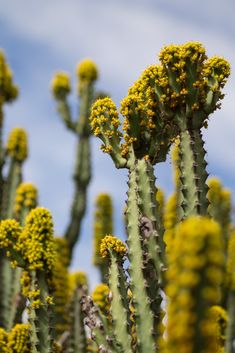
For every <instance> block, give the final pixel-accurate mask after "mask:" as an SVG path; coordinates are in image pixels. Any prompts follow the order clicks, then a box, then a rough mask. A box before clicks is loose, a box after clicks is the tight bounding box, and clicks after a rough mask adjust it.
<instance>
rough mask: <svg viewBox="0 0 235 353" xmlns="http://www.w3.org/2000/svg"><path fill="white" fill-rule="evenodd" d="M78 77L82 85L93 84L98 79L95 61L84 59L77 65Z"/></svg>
mask: <svg viewBox="0 0 235 353" xmlns="http://www.w3.org/2000/svg"><path fill="white" fill-rule="evenodd" d="M76 71H77V76H78V79H79V81H80V82H81V83H85V82H86V83H88V84H91V83H93V82H94V81H96V80H97V79H98V75H99V73H98V68H97V66H96V64H95V63H94V61H92V60H90V59H84V60H82V61H81V62H80V63H78V65H77V70H76Z"/></svg>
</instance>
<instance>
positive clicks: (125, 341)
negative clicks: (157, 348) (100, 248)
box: [109, 253, 132, 353]
mask: <svg viewBox="0 0 235 353" xmlns="http://www.w3.org/2000/svg"><path fill="white" fill-rule="evenodd" d="M110 257H111V264H110V268H109V285H110V289H111V292H112V301H111V310H112V317H113V324H114V335H115V337H116V340H117V342H118V344H119V345H120V347H121V351H122V352H123V353H131V352H132V350H131V336H130V334H129V332H128V331H129V329H128V320H127V315H128V311H129V310H128V309H127V305H126V303H124V300H125V298H127V293H123V278H122V286H120V278H121V276H122V277H123V274H122V275H121V274H120V272H119V267H120V266H121V264H119V263H118V262H119V260H118V258H117V256H115V254H112V253H111V255H110ZM120 287H122V291H121V290H120ZM123 295H124V296H123ZM125 301H126V300H125ZM127 310H128V311H127Z"/></svg>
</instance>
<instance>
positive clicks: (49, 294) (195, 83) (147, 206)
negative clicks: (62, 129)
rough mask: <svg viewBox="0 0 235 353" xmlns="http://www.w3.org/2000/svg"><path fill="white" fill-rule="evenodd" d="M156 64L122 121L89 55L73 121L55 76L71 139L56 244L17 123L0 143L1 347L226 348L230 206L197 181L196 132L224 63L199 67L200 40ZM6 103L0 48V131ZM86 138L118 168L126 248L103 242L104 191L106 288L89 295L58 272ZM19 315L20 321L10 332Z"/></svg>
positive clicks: (78, 196) (81, 351) (231, 299)
mask: <svg viewBox="0 0 235 353" xmlns="http://www.w3.org/2000/svg"><path fill="white" fill-rule="evenodd" d="M159 59H160V63H159V64H154V65H151V66H149V67H148V68H147V69H146V70H144V72H143V73H142V74H141V76H140V78H139V79H138V80H137V81H136V82H135V83H134V84H133V85H132V87H131V88H130V89H129V91H128V94H127V96H126V97H125V98H124V99H123V100H122V101H121V109H120V111H121V114H122V115H123V117H124V120H122V119H121V118H120V117H119V113H118V110H117V108H116V105H115V104H114V102H113V101H112V99H111V98H109V97H107V96H106V95H102V96H100V97H97V94H96V93H95V92H94V83H95V81H96V79H97V77H98V72H97V68H96V65H95V64H94V63H93V62H92V61H91V60H85V61H83V62H81V63H80V64H79V66H78V68H77V76H78V87H77V92H78V95H79V97H80V107H79V118H78V119H77V121H75V120H74V119H73V118H72V114H71V111H70V106H69V104H68V95H69V93H70V92H71V85H70V81H69V77H68V75H67V74H66V73H63V72H61V73H58V74H57V75H56V76H55V78H54V79H53V82H52V92H53V95H54V97H55V100H56V102H57V109H58V111H59V114H60V116H61V118H62V120H63V121H64V123H65V125H66V127H67V128H68V129H69V130H70V131H72V132H73V133H74V134H75V135H76V136H77V139H78V142H77V155H76V165H75V173H74V181H75V192H74V200H73V203H72V208H71V215H70V221H69V225H68V228H67V230H66V231H65V234H64V237H62V238H54V237H53V222H52V217H51V214H50V212H49V211H48V210H47V209H45V208H43V207H37V189H36V188H35V186H34V185H33V184H31V183H21V182H22V180H23V177H22V165H23V162H24V160H25V158H26V157H27V154H28V152H27V137H26V133H25V131H24V130H23V129H20V128H15V129H14V130H13V131H12V133H11V134H10V137H9V139H8V142H7V145H6V148H4V147H3V144H2V139H1V136H0V203H1V210H0V212H1V219H2V220H1V223H0V251H1V254H0V255H1V256H0V351H1V352H3V353H4V352H5V353H16V352H17V353H87V352H102V353H132V352H133V353H134V352H135V353H147V352H148V353H161V352H162V353H163V352H164V353H174V352H176V351H177V352H179V353H212V352H213V353H223V352H226V353H234V340H235V320H234V313H235V280H234V278H235V277H234V276H235V263H234V251H235V237H234V234H235V233H234V225H233V224H232V217H231V209H232V201H231V195H230V192H229V191H228V190H227V189H225V188H224V187H223V186H222V184H221V183H220V182H219V181H218V180H217V179H211V180H209V181H208V182H207V176H208V173H207V171H206V166H207V163H206V161H205V149H204V141H203V138H202V128H204V127H207V125H208V118H209V115H210V114H211V113H212V112H214V111H215V110H216V109H217V108H219V107H220V103H221V100H222V99H223V94H222V89H223V87H224V85H225V83H226V80H227V78H228V76H229V73H230V68H229V64H228V63H227V61H226V60H225V59H222V58H219V57H212V58H209V59H208V58H207V56H206V53H205V49H204V48H203V46H202V45H201V44H200V43H197V42H196V43H193V42H189V43H186V44H183V45H171V46H168V47H164V48H163V49H162V51H161V53H160V55H159ZM16 96H17V88H16V86H15V85H14V84H13V80H12V74H11V73H10V71H9V67H8V65H7V63H6V61H5V58H4V56H3V54H2V53H0V115H1V116H0V118H1V126H0V128H1V130H2V122H3V109H2V108H3V105H4V104H5V103H8V102H10V101H12V100H14V99H15V98H16ZM97 98H98V99H97ZM92 103H93V106H92V108H91V104H92ZM89 116H90V119H89ZM89 120H90V125H89ZM121 121H123V122H122V123H121ZM91 132H93V133H94V135H96V136H98V137H99V138H100V139H101V140H102V146H101V149H102V150H103V152H105V153H107V154H109V155H110V157H111V158H112V160H113V162H114V165H115V167H116V168H118V169H119V168H126V169H127V170H128V190H127V200H126V208H125V223H126V231H127V240H126V242H125V243H123V242H122V241H121V240H119V239H118V238H116V237H115V236H113V235H112V234H113V229H112V203H111V197H110V196H109V195H107V194H101V195H99V197H98V199H97V202H96V213H95V223H94V248H95V251H94V263H95V265H96V266H97V267H99V268H100V272H101V279H102V282H103V283H102V284H100V285H99V286H97V287H96V288H95V290H94V291H93V293H92V296H90V295H89V294H90V291H89V288H88V280H87V277H86V274H85V273H84V272H75V273H70V271H69V265H70V262H71V258H72V254H73V250H74V246H75V244H76V242H77V240H78V239H79V236H80V231H81V223H82V219H83V216H84V213H85V210H86V195H87V188H88V185H89V181H90V177H91V166H90V136H91ZM0 134H1V131H0ZM171 147H172V162H173V165H174V170H175V173H174V181H175V191H174V193H173V195H172V196H171V197H170V198H169V199H168V201H167V202H166V203H165V201H164V193H163V191H162V190H161V189H157V188H156V185H155V182H156V175H155V173H156V172H157V164H158V163H160V162H164V161H165V160H166V158H167V154H168V152H169V151H170V149H171ZM5 161H8V162H7V163H6V166H4V164H5ZM3 167H4V170H3ZM20 290H21V296H22V297H23V298H24V299H23V300H20V301H19V294H20ZM21 299H22V298H21ZM163 299H164V300H165V303H166V305H163ZM25 309H26V310H27V315H26V318H25V315H23V311H24V310H25ZM165 315H166V319H164V316H165ZM23 317H24V320H27V322H26V323H20V324H19V322H22V318H23ZM165 325H166V326H165Z"/></svg>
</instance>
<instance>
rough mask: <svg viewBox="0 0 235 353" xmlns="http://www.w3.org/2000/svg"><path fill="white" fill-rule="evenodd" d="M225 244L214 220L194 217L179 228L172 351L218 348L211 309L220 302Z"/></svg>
mask: <svg viewBox="0 0 235 353" xmlns="http://www.w3.org/2000/svg"><path fill="white" fill-rule="evenodd" d="M222 248H223V241H222V235H221V230H220V228H219V226H218V225H217V224H216V223H215V221H213V220H210V219H208V218H200V217H198V216H196V217H190V218H188V219H187V220H185V221H184V222H183V223H181V224H180V225H179V226H178V228H177V229H176V235H175V240H174V250H173V251H172V252H171V253H170V254H169V257H168V262H169V269H168V273H167V279H168V285H167V287H166V294H167V295H168V297H169V304H168V322H167V343H166V344H167V349H168V350H169V351H170V352H178V351H180V352H183V350H185V351H186V350H187V351H188V352H215V349H216V347H215V346H214V344H215V340H214V339H213V333H214V332H213V330H212V329H211V327H210V319H209V313H208V311H209V309H210V307H211V306H212V305H215V304H217V303H218V302H219V294H220V293H219V289H220V283H221V281H222V274H223V271H222V269H223V261H224V258H223V254H222V252H221V249H222ZM179 322H180V325H177V323H179Z"/></svg>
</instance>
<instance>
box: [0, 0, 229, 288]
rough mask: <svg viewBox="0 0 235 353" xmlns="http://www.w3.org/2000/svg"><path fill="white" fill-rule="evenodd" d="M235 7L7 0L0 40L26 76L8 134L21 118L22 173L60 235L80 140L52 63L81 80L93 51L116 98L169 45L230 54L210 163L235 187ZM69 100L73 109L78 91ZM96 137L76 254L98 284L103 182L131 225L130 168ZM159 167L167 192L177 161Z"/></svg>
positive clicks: (209, 134)
mask: <svg viewBox="0 0 235 353" xmlns="http://www.w3.org/2000/svg"><path fill="white" fill-rule="evenodd" d="M234 13H235V2H234V0H224V1H223V2H221V1H218V0H205V1H202V0H198V1H195V0H94V1H92V0H40V1H35V0H5V1H3V0H0V48H3V49H4V51H5V53H6V56H7V59H8V62H9V63H10V66H11V68H12V70H13V72H14V78H15V82H16V83H17V84H18V85H19V86H20V96H19V98H18V100H17V101H16V102H15V103H13V104H12V105H10V106H8V107H7V108H6V109H5V116H6V117H5V126H4V136H5V139H6V136H7V134H8V133H9V131H10V129H11V128H13V127H16V126H17V127H18V126H20V127H24V128H26V129H27V131H28V134H29V146H30V157H29V159H28V161H27V162H26V163H25V166H24V179H25V181H31V182H33V183H35V184H36V185H37V187H38V188H39V195H40V204H41V205H42V206H44V207H47V208H49V209H50V210H51V212H52V214H53V218H54V223H55V234H56V235H63V232H64V230H65V227H66V225H67V222H68V219H69V209H70V204H71V200H72V194H73V184H72V179H71V176H72V173H73V166H74V157H75V154H74V153H75V142H76V140H75V138H74V136H73V134H71V133H70V132H69V131H68V130H66V128H65V127H64V125H63V124H62V122H61V120H60V119H59V117H58V115H57V113H56V110H55V102H54V101H53V99H52V96H51V93H50V89H49V86H50V81H51V78H52V77H53V75H54V73H55V72H56V71H58V70H63V71H67V72H68V73H69V74H70V76H71V78H72V81H73V84H74V88H75V85H76V81H75V67H76V64H77V63H78V61H80V60H82V59H83V58H87V57H88V58H91V59H93V60H94V61H95V62H96V63H97V65H98V67H99V72H100V79H99V81H98V82H97V88H98V89H102V90H104V91H106V92H109V94H110V95H111V96H112V98H113V99H114V101H115V103H116V104H117V105H118V106H119V102H120V100H121V99H122V98H123V97H124V96H125V95H126V94H127V90H128V87H129V86H130V85H132V84H133V82H134V81H135V80H136V79H137V78H138V77H139V75H140V73H141V72H142V71H143V70H144V68H145V67H146V66H148V65H150V64H153V63H156V62H157V54H158V53H159V51H160V49H161V48H162V46H164V45H167V44H171V43H177V44H181V43H184V42H186V41H192V40H195V41H200V42H202V43H203V44H204V45H205V47H206V49H207V53H208V55H209V56H211V55H220V56H224V57H225V58H226V59H228V60H229V61H230V63H231V66H232V75H231V77H230V79H229V82H228V84H227V86H226V88H225V93H226V97H225V99H224V101H223V104H222V109H221V110H220V111H217V112H216V113H215V114H213V116H212V117H211V120H210V122H209V128H208V130H207V131H205V133H204V137H205V139H206V149H207V152H208V154H207V161H208V162H209V166H208V171H209V173H210V174H211V175H216V176H218V177H219V178H221V180H222V181H223V183H224V185H226V186H227V187H229V188H230V189H231V191H232V193H233V195H234V192H235V157H234V153H235V152H234V151H235V108H234V98H235V97H234V92H235V78H234V74H233V72H234V67H235V42H234V37H235V21H234ZM74 92H75V89H74ZM70 103H71V106H72V110H73V114H74V117H76V113H77V99H76V94H75V93H74V94H73V95H72V96H71V98H70ZM99 145H100V143H99V141H98V140H96V139H94V138H93V141H92V152H93V153H92V159H93V178H92V183H91V186H90V189H89V194H88V212H87V215H86V218H85V220H84V222H83V226H82V235H81V239H80V242H79V244H78V246H77V247H76V250H75V256H74V259H73V263H72V269H73V270H75V269H77V270H78V269H81V270H85V271H87V272H88V274H89V278H90V283H91V286H92V287H93V286H94V285H95V284H96V283H98V282H99V276H98V272H97V270H96V269H95V268H94V267H93V266H92V227H93V225H92V223H93V218H92V214H93V212H94V200H95V198H96V196H97V194H98V193H99V192H108V193H110V195H111V196H112V198H113V204H114V223H115V234H116V235H117V236H121V237H123V235H124V229H123V223H122V210H123V207H124V201H125V192H126V172H125V171H123V170H116V169H115V168H114V166H113V163H112V161H111V160H110V158H109V157H108V156H107V155H104V154H103V153H102V152H101V151H100V150H99ZM156 173H157V176H158V180H157V184H158V185H160V186H161V187H162V188H163V189H164V190H165V193H166V195H169V194H170V193H171V192H172V181H171V178H172V176H171V167H170V163H169V162H168V163H165V164H160V165H159V166H158V167H157V170H156Z"/></svg>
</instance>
